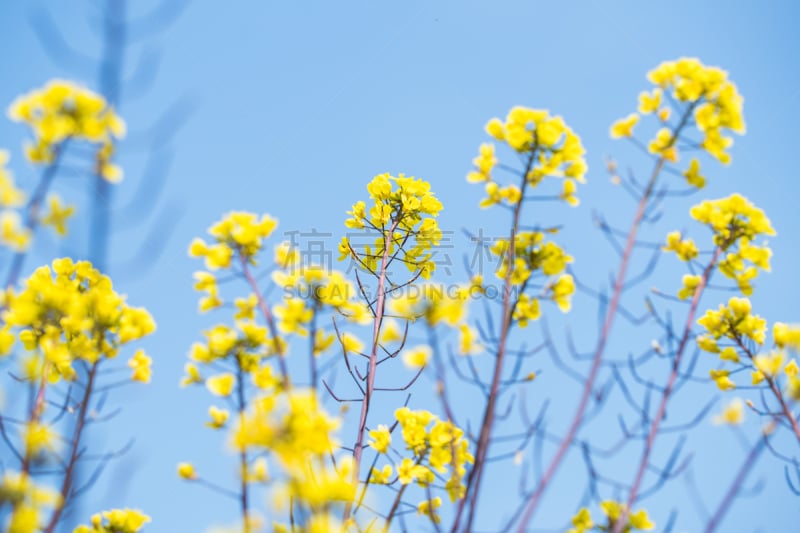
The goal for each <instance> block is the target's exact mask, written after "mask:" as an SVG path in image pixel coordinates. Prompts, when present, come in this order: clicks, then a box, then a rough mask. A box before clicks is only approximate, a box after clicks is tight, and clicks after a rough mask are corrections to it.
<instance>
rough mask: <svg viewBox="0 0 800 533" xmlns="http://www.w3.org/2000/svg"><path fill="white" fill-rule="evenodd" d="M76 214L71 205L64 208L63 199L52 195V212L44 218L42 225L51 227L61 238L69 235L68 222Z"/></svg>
mask: <svg viewBox="0 0 800 533" xmlns="http://www.w3.org/2000/svg"><path fill="white" fill-rule="evenodd" d="M74 213H75V207H74V206H71V205H67V206H63V205H62V204H61V199H60V198H59V197H58V196H57V195H55V194H52V195H50V210H49V211H48V212H47V214H45V215H44V216H43V217H42V220H41V222H42V224H43V225H45V226H51V227H52V228H53V229H55V230H56V233H57V234H58V235H60V236H64V235H66V234H67V220H68V219H69V217H71V216H72V215H73V214H74Z"/></svg>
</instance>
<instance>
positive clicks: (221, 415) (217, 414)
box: [206, 405, 230, 429]
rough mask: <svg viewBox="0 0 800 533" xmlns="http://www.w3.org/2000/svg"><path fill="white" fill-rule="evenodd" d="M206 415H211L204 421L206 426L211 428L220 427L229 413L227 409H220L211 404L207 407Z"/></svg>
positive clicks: (226, 420) (226, 419)
mask: <svg viewBox="0 0 800 533" xmlns="http://www.w3.org/2000/svg"><path fill="white" fill-rule="evenodd" d="M208 416H210V417H211V420H210V421H209V422H206V426H208V427H210V428H213V429H220V428H222V427H223V426H224V425H225V424H226V423H227V422H228V417H230V413H229V412H228V410H227V409H220V408H219V407H216V406H213V405H212V406H211V407H209V408H208Z"/></svg>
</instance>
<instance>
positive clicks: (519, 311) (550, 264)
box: [489, 231, 575, 327]
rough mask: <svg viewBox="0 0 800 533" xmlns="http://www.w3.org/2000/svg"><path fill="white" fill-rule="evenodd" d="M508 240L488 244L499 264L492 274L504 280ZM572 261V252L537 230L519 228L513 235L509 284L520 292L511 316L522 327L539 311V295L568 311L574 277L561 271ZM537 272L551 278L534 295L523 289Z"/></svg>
mask: <svg viewBox="0 0 800 533" xmlns="http://www.w3.org/2000/svg"><path fill="white" fill-rule="evenodd" d="M508 245H509V241H508V240H507V239H502V240H498V241H496V242H495V243H494V244H492V246H491V247H490V248H489V251H490V252H491V253H492V255H494V256H496V257H498V258H499V260H500V266H499V267H498V268H497V270H496V271H495V275H496V276H497V277H498V278H499V279H501V280H504V279H505V278H506V276H507V275H508V274H509V267H510V265H511V263H510V261H509V259H510V258H509V253H508V252H509V250H508ZM571 262H572V256H570V255H568V254H567V253H566V252H564V250H563V248H561V247H560V246H558V245H557V244H555V243H554V242H552V241H545V234H544V233H543V232H540V231H521V232H519V233H518V234H516V235H515V241H514V262H513V268H512V270H511V284H512V285H514V286H515V287H518V288H519V289H520V290H521V291H522V292H521V294H520V295H519V301H518V303H517V305H516V307H515V308H514V319H515V320H517V321H518V323H519V325H520V326H522V327H524V326H526V325H527V323H528V321H529V320H537V319H538V318H539V317H540V315H541V313H540V309H539V299H540V298H546V299H550V300H552V301H554V302H555V303H556V305H557V306H558V308H559V309H561V311H563V312H567V311H569V310H570V307H571V297H572V294H573V293H574V292H575V281H574V280H573V278H572V276H571V275H569V274H564V271H565V270H566V268H567V265H568V264H569V263H571ZM537 273H540V274H541V275H543V276H545V277H552V276H558V277H556V278H551V280H550V281H549V282H548V283H546V284H545V286H544V288H543V289H542V292H541V294H540V295H538V296H536V297H534V296H530V295H529V294H527V293H525V292H524V291H525V289H527V288H530V287H531V283H532V282H533V280H534V279H535V277H536V275H537Z"/></svg>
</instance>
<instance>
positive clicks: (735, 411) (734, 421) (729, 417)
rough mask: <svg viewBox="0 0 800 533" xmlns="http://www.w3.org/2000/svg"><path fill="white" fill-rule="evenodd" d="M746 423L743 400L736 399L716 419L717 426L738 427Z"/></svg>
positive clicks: (714, 420)
mask: <svg viewBox="0 0 800 533" xmlns="http://www.w3.org/2000/svg"><path fill="white" fill-rule="evenodd" d="M743 421H744V402H743V401H742V399H741V398H734V399H733V400H731V402H730V403H729V404H728V405H727V406H725V408H724V409H723V410H722V412H721V413H720V414H718V415H717V416H715V417H714V419H713V422H714V423H715V424H730V425H738V424H741V423H742V422H743Z"/></svg>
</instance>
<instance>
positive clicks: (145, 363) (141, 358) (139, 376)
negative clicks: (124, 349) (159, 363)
mask: <svg viewBox="0 0 800 533" xmlns="http://www.w3.org/2000/svg"><path fill="white" fill-rule="evenodd" d="M152 362H153V360H152V359H151V358H149V357H147V356H146V355H145V353H144V350H136V353H135V354H134V355H133V357H131V358H130V360H128V366H129V367H131V368H132V369H133V375H132V376H131V379H132V380H133V381H141V382H142V383H150V377H151V376H152V374H153V371H152V369H151V368H150V365H151V364H152Z"/></svg>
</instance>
